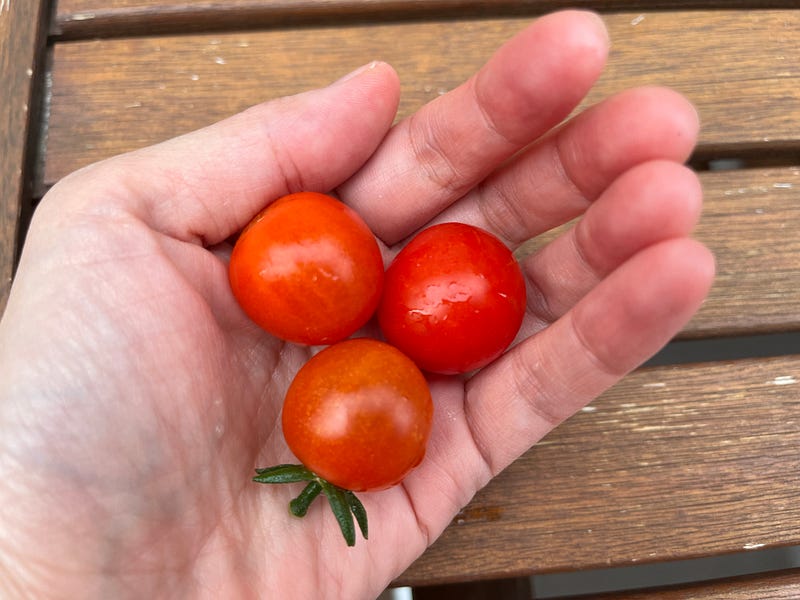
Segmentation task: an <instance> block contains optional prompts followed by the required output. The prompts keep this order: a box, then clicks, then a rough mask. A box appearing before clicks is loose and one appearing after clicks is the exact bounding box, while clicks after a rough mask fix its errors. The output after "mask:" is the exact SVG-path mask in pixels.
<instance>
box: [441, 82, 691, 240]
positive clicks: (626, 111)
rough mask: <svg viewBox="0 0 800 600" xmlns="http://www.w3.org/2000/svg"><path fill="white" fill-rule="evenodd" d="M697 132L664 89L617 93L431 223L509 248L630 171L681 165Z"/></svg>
mask: <svg viewBox="0 0 800 600" xmlns="http://www.w3.org/2000/svg"><path fill="white" fill-rule="evenodd" d="M698 129H699V123H698V117H697V112H696V111H695V109H694V107H693V106H692V105H691V104H690V103H689V102H688V101H687V100H686V99H685V98H684V97H683V96H681V95H679V94H678V93H676V92H674V91H672V90H669V89H667V88H659V87H646V88H635V89H631V90H627V91H625V92H621V93H620V94H618V95H616V96H612V97H611V98H609V99H607V100H605V101H603V102H601V103H599V104H597V105H595V106H594V107H592V108H590V109H588V110H587V111H585V112H583V113H581V114H580V115H578V116H577V117H575V118H574V119H572V120H571V121H570V122H569V123H568V124H566V125H565V126H564V127H562V128H561V129H560V130H558V131H557V132H556V133H555V134H554V135H551V136H548V137H547V138H545V139H543V140H541V141H540V142H538V143H536V144H535V145H533V146H532V147H531V148H530V149H528V150H526V151H525V152H524V153H522V154H520V155H519V156H517V157H515V158H514V159H513V160H512V161H510V162H509V163H508V164H506V165H504V166H503V168H501V169H500V170H498V171H497V172H495V173H493V174H492V175H490V176H489V177H488V178H487V179H486V180H485V181H483V182H482V183H481V184H480V185H479V186H478V187H476V188H475V189H474V190H473V191H472V192H471V193H469V194H468V195H467V196H466V197H465V198H464V199H463V200H461V201H459V202H458V203H457V204H455V205H453V206H452V207H451V208H450V209H448V210H447V211H445V212H444V213H442V214H441V215H439V216H438V217H437V218H436V221H461V222H468V223H472V224H474V225H477V226H478V227H482V228H483V229H486V230H488V231H491V232H492V233H494V234H495V235H497V236H498V237H500V238H501V239H502V240H504V241H505V242H506V243H507V244H508V245H510V246H512V247H516V246H518V245H519V244H520V243H522V242H524V241H525V240H528V239H529V238H531V237H533V236H536V235H538V234H540V233H542V232H543V231H547V230H548V229H551V228H553V227H556V226H558V225H561V224H562V223H566V222H567V221H569V220H570V219H572V218H574V217H576V216H578V215H579V214H581V213H582V212H583V211H584V210H586V208H587V206H589V204H590V203H591V202H593V201H594V200H595V199H596V198H597V197H598V195H599V194H600V193H601V192H602V191H603V190H605V189H606V188H607V187H608V186H609V185H610V184H611V182H612V181H614V180H615V179H616V178H617V177H619V176H620V175H621V174H622V173H624V172H625V171H627V170H628V169H630V168H632V167H634V166H635V165H638V164H641V163H643V162H646V161H650V160H658V159H666V160H673V161H676V162H684V161H685V160H686V159H687V158H688V157H689V155H690V153H691V151H692V149H693V148H694V145H695V143H696V140H697V133H698Z"/></svg>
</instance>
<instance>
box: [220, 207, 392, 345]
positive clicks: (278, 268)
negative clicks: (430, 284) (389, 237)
mask: <svg viewBox="0 0 800 600" xmlns="http://www.w3.org/2000/svg"><path fill="white" fill-rule="evenodd" d="M229 278H230V284H231V288H232V290H233V294H234V296H235V297H236V300H237V301H238V302H239V305H240V306H241V307H242V308H243V309H244V311H245V312H246V313H247V315H248V316H249V317H250V318H251V319H252V320H253V321H255V322H256V323H257V324H258V325H260V326H261V327H262V328H264V329H266V330H267V331H268V332H270V333H272V334H273V335H275V336H277V337H279V338H282V339H284V340H288V341H291V342H296V343H300V344H331V343H333V342H336V341H338V340H342V339H344V338H346V337H348V336H350V335H351V334H352V333H353V332H355V331H356V330H357V329H358V328H360V327H361V326H362V325H364V323H366V322H367V320H368V319H369V318H370V317H371V316H372V315H373V313H374V312H375V309H376V307H377V305H378V302H379V300H380V294H381V288H382V285H383V259H382V257H381V252H380V248H379V247H378V244H377V242H376V240H375V237H374V236H373V234H372V232H371V231H370V229H369V227H368V226H367V225H366V223H364V221H363V220H362V219H361V218H360V217H359V216H358V214H356V212H355V211H353V210H352V209H351V208H349V207H347V206H346V205H344V204H343V203H341V202H339V201H338V200H336V199H334V198H331V197H330V196H327V195H325V194H318V193H315V192H299V193H296V194H290V195H288V196H284V197H283V198H280V199H279V200H276V201H275V202H273V203H272V204H270V205H269V206H268V207H267V208H266V209H264V210H263V211H262V212H261V213H260V214H259V215H258V216H256V217H255V218H254V219H253V221H252V222H251V223H250V224H249V225H248V226H247V227H246V228H245V230H244V231H243V232H242V234H241V236H240V237H239V239H238V241H237V242H236V245H235V247H234V249H233V253H232V255H231V261H230V267H229Z"/></svg>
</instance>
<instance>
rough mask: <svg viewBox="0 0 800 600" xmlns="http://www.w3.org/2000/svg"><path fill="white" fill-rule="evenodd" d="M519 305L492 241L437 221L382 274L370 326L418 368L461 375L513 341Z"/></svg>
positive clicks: (514, 274) (513, 266) (515, 276)
mask: <svg viewBox="0 0 800 600" xmlns="http://www.w3.org/2000/svg"><path fill="white" fill-rule="evenodd" d="M525 303H526V300H525V280H524V278H523V275H522V271H521V270H520V267H519V265H518V263H517V261H516V260H515V258H514V256H513V254H512V253H511V251H510V250H509V249H508V248H507V247H506V246H505V245H504V244H503V243H502V242H501V241H500V240H499V239H497V238H496V237H495V236H493V235H491V234H490V233H488V232H486V231H484V230H482V229H479V228H477V227H473V226H471V225H465V224H463V223H443V224H440V225H434V226H432V227H429V228H428V229H425V230H423V231H421V232H420V233H419V234H418V235H417V236H415V237H414V239H412V240H411V242H409V243H408V245H407V246H406V247H405V248H403V250H402V251H401V252H400V253H399V254H398V255H397V257H396V258H395V259H394V261H393V262H392V264H391V265H390V266H389V268H388V269H387V271H386V277H385V280H384V293H383V299H382V300H381V304H380V306H379V308H378V321H379V323H380V327H381V330H382V331H383V333H384V335H385V337H386V340H387V341H388V342H389V343H390V344H393V345H394V346H396V347H397V348H399V349H400V350H401V351H403V352H404V353H405V354H406V355H408V356H409V357H410V358H412V359H413V360H414V361H415V362H416V363H417V364H418V365H419V366H420V367H421V368H422V369H424V370H427V371H430V372H435V373H445V374H455V373H466V372H468V371H471V370H473V369H477V368H480V367H483V366H485V365H487V364H488V363H490V362H491V361H493V360H494V359H495V358H497V357H498V356H500V354H502V353H503V351H504V350H505V349H506V348H507V347H508V345H509V344H510V343H511V342H512V341H513V340H514V337H515V336H516V334H517V332H518V331H519V328H520V325H521V324H522V318H523V316H524V314H525Z"/></svg>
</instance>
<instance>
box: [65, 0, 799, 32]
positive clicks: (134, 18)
mask: <svg viewBox="0 0 800 600" xmlns="http://www.w3.org/2000/svg"><path fill="white" fill-rule="evenodd" d="M784 7H785V8H792V7H795V3H794V0H572V1H571V2H566V1H565V0H493V1H491V2H486V0H226V1H221V0H217V1H216V2H214V1H207V0H193V1H190V2H175V1H173V2H166V1H164V0H61V1H60V2H59V10H58V15H57V18H56V20H55V21H54V23H53V28H52V30H51V35H52V36H53V37H54V38H55V39H59V40H76V39H90V38H96V37H117V36H123V37H128V36H131V35H155V34H176V33H187V32H200V31H221V30H230V29H264V28H276V27H288V26H297V25H311V24H325V23H326V22H330V20H331V19H335V20H336V21H337V22H338V23H339V24H344V23H348V22H349V23H353V22H359V21H361V22H364V21H367V20H371V21H378V20H383V21H386V20H395V21H399V20H419V19H434V18H435V19H442V18H450V19H458V18H462V19H463V18H466V17H469V18H475V17H481V16H484V17H485V16H492V17H499V16H511V15H528V16H531V15H535V14H542V13H544V12H547V11H552V10H557V9H560V8H587V9H592V10H603V11H610V10H616V11H620V10H623V11H632V10H646V11H652V10H659V9H666V8H672V9H675V8H678V9H683V10H685V9H708V8H718V9H730V8H751V9H753V8H761V9H763V8H784Z"/></svg>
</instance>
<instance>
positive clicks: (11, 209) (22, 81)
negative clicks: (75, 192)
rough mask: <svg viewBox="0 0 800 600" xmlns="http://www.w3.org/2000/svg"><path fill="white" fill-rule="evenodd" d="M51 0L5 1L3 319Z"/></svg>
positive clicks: (0, 174)
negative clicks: (37, 80)
mask: <svg viewBox="0 0 800 600" xmlns="http://www.w3.org/2000/svg"><path fill="white" fill-rule="evenodd" d="M48 4H49V3H48V2H46V1H45V0H26V1H24V2H16V1H13V0H0V131H2V135H0V315H2V313H3V310H4V309H5V305H6V300H7V298H8V292H9V289H10V287H11V278H12V275H13V272H14V263H15V260H16V256H17V244H18V237H19V233H20V220H21V218H22V217H23V216H24V214H25V210H24V209H25V205H26V204H27V203H28V202H29V199H30V194H31V188H32V186H31V178H32V173H31V171H30V168H29V167H30V165H31V158H32V156H31V149H30V146H29V134H30V127H31V123H33V122H35V115H36V102H37V100H36V91H37V86H36V79H37V78H36V77H35V75H36V74H37V73H38V70H39V66H40V63H41V60H42V58H43V57H42V48H43V40H44V31H45V29H46V27H45V22H44V20H45V17H46V15H47V14H48V13H47V12H46V8H47V6H48Z"/></svg>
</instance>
